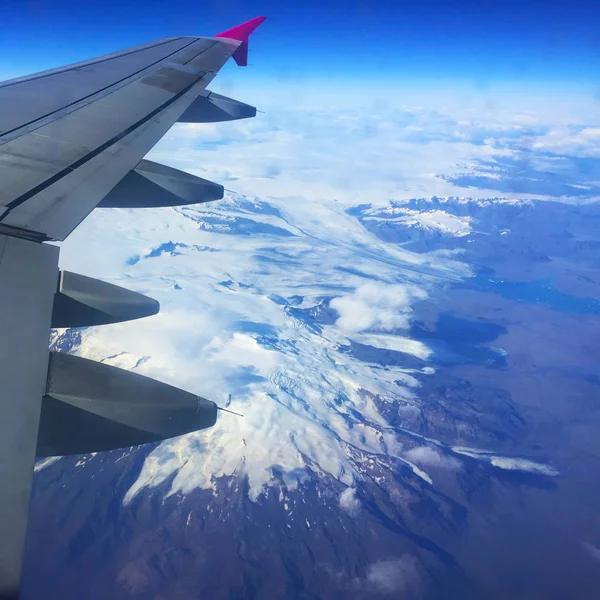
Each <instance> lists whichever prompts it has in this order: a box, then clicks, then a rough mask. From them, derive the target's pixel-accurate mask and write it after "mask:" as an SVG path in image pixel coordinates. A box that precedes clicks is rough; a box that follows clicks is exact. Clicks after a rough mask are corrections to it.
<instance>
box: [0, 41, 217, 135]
mask: <svg viewBox="0 0 600 600" xmlns="http://www.w3.org/2000/svg"><path fill="white" fill-rule="evenodd" d="M197 41H198V40H194V41H193V42H190V43H189V44H186V45H185V46H182V47H181V48H179V50H176V51H175V52H172V53H171V54H167V56H163V58H161V59H160V60H157V61H155V62H153V63H150V64H149V65H146V66H145V67H144V68H143V69H140V70H139V71H135V72H134V73H131V74H129V75H127V77H123V78H122V79H119V80H117V81H114V82H113V83H111V84H110V85H107V86H105V87H103V88H100V89H99V90H96V91H94V92H92V93H91V94H88V95H87V96H83V97H82V98H78V99H77V100H75V101H74V102H71V103H70V104H65V105H64V106H61V107H60V108H58V109H56V110H53V111H51V112H49V113H47V114H45V115H43V116H41V117H37V118H35V119H33V120H31V121H29V122H28V123H23V125H19V126H18V127H15V128H13V129H9V130H8V131H4V132H2V133H0V138H2V137H4V136H5V135H10V134H11V133H14V132H15V131H19V129H23V128H24V127H29V126H30V125H33V124H34V123H37V122H38V121H41V120H42V119H47V118H48V117H50V116H52V115H54V114H56V113H59V112H61V111H63V110H65V109H67V108H70V107H71V106H74V105H75V104H78V103H79V102H83V101H85V100H88V99H89V98H91V97H93V96H95V95H96V94H101V93H102V92H105V91H106V90H108V89H110V88H111V87H113V86H118V85H119V84H120V83H123V82H124V81H126V80H127V79H130V78H132V77H135V76H136V75H139V74H140V73H142V72H143V71H145V70H146V69H150V68H151V67H154V66H155V65H157V64H158V63H160V62H162V61H164V60H167V59H168V58H171V56H173V55H174V54H177V53H178V52H181V51H182V50H185V49H186V48H188V47H189V46H191V45H192V44H195V43H196V42H197ZM213 45H214V44H213ZM213 45H211V46H209V47H208V48H205V49H204V50H203V51H202V52H204V51H206V50H208V49H209V48H212V47H213ZM202 52H200V53H199V54H197V55H196V56H195V57H194V58H198V56H200V54H202ZM117 89H120V88H117ZM115 91H116V90H115ZM84 106H85V105H84ZM13 139H14V138H13ZM9 141H11V140H6V141H5V142H4V143H8V142H9ZM2 145H3V144H0V146H2Z"/></svg>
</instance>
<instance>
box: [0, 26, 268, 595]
mask: <svg viewBox="0 0 600 600" xmlns="http://www.w3.org/2000/svg"><path fill="white" fill-rule="evenodd" d="M264 20H265V18H264V17H257V18H256V19H252V20H251V21H248V22H247V23H244V24H242V25H239V26H237V27H234V28H233V29H230V30H228V31H225V32H223V33H221V34H218V35H217V36H214V37H174V38H167V39H163V40H159V41H157V42H153V43H150V44H145V45H143V46H138V47H135V48H130V49H128V50H124V51H121V52H116V53H115V54H110V55H107V56H103V57H100V58H96V59H93V60H88V61H85V62H81V63H77V64H74V65H70V66H67V67H63V68H59V69H55V70H52V71H46V72H43V73H38V74H36V75H31V76H28V77H23V78H19V79H14V80H11V81H6V82H1V83H0V379H1V381H2V386H1V391H0V456H2V460H1V461H0V481H2V486H0V539H1V540H2V544H0V600H1V599H3V598H16V597H17V596H18V589H19V582H20V573H21V560H22V553H23V546H24V538H25V531H26V525H27V512H28V507H29V494H30V488H31V479H32V474H33V466H34V461H35V458H36V456H46V455H53V454H70V453H71V454H72V453H81V452H90V451H94V450H105V449H111V448H118V447H125V446H131V445H135V444H139V443H144V442H148V441H155V440H160V439H165V438H166V437H171V436H174V435H179V434H181V433H185V432H188V431H194V430H197V429H201V428H203V427H209V426H211V425H213V424H214V422H215V421H216V405H215V404H214V403H212V402H210V401H208V400H205V399H203V398H199V397H198V396H195V395H193V394H190V393H188V392H184V391H183V390H178V389H176V388H173V387H171V386H167V385H165V384H162V383H159V382H154V381H153V380H150V379H148V378H144V377H141V376H139V375H136V374H133V373H128V372H125V371H121V370H119V369H115V368H112V367H108V366H106V365H101V364H98V363H94V362H92V361H86V360H84V359H81V358H77V357H73V356H69V355H64V354H56V353H50V352H49V349H48V339H49V333H50V329H51V327H80V326H87V325H98V324H103V323H113V322H118V321H123V320H128V319H132V318H139V317H143V316H148V315H151V314H155V313H156V312H157V311H158V303H156V302H155V301H153V300H151V299H150V298H146V297H144V296H142V295H140V294H135V293H133V292H130V291H127V290H124V289H122V288H118V287H116V286H113V285H110V284H107V283H104V282H101V281H97V280H93V279H91V278H89V277H85V276H83V275H78V274H74V273H67V272H59V270H58V255H59V248H58V247H57V246H56V245H52V244H47V243H44V242H48V241H53V240H59V241H60V240H64V239H65V238H66V237H67V236H68V235H69V234H70V233H71V232H72V231H73V230H74V229H75V228H76V227H77V225H79V223H81V221H82V220H83V219H85V217H86V216H87V215H88V214H89V213H90V212H91V211H92V210H94V208H96V207H98V206H101V207H141V206H146V207H153V206H175V205H179V204H189V203H197V202H206V201H209V200H215V199H218V198H222V197H223V187H222V186H221V185H219V184H218V183H213V182H209V181H206V180H203V179H200V178H198V177H194V176H192V175H190V174H188V173H183V172H180V171H177V170H176V169H172V168H170V167H167V166H165V165H160V164H157V163H153V162H151V161H148V160H145V159H144V156H145V155H146V154H147V153H148V151H149V150H150V149H151V148H152V147H153V146H154V145H155V144H156V142H157V141H158V140H160V138H161V137H162V136H163V135H164V134H165V133H166V132H167V131H168V130H169V128H170V127H171V126H172V125H173V124H174V123H176V122H178V121H179V122H188V123H189V122H196V123H200V122H215V121H225V120H232V119H240V118H247V117H253V116H254V115H255V114H256V109H255V108H254V107H252V106H249V105H247V104H244V103H241V102H238V101H235V100H232V99H230V98H226V97H224V96H221V95H219V94H215V93H212V92H209V91H208V90H207V89H206V88H207V86H208V84H209V83H210V82H211V81H212V80H213V79H214V77H215V76H216V74H217V72H218V71H219V69H220V68H221V67H222V66H223V65H224V64H225V62H226V61H227V60H228V59H229V58H230V57H233V58H234V60H235V61H236V62H237V63H238V64H239V65H242V66H245V65H246V64H247V52H248V38H249V36H250V34H251V33H252V32H253V31H254V30H255V29H256V28H257V27H258V26H259V25H260V24H261V23H262V22H263V21H264ZM86 431H87V432H89V435H86V433H85V432H86ZM38 432H39V437H38ZM92 434H93V435H92Z"/></svg>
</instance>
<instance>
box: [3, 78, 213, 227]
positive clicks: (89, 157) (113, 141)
mask: <svg viewBox="0 0 600 600" xmlns="http://www.w3.org/2000/svg"><path fill="white" fill-rule="evenodd" d="M205 75H206V73H203V74H202V75H201V76H200V77H199V78H198V79H196V80H195V81H194V82H193V83H191V84H190V85H188V86H187V87H185V88H184V89H183V90H181V91H180V92H178V93H177V94H176V95H175V96H173V98H170V99H169V100H167V102H165V103H163V104H161V105H160V106H159V107H158V108H155V109H154V110H153V111H152V112H150V113H148V114H147V115H146V116H145V117H143V118H142V119H140V120H139V121H137V122H136V123H134V124H133V125H130V126H129V127H128V128H127V129H124V130H123V131H121V133H118V134H117V135H116V136H114V137H113V138H111V139H110V140H108V141H107V142H105V143H104V144H102V145H101V146H98V148H96V149H95V150H92V151H91V152H89V153H88V154H86V155H85V156H82V157H81V158H80V159H78V160H76V161H75V162H74V163H72V164H71V165H69V166H68V167H65V168H64V169H62V170H61V171H59V172H58V173H56V174H55V175H53V176H52V177H50V178H48V179H46V181H43V182H42V183H40V184H39V185H37V186H36V187H34V188H32V189H31V190H29V191H28V192H26V193H25V194H22V195H21V196H19V198H15V199H14V200H12V201H11V202H9V203H8V204H6V209H7V211H6V212H5V213H4V214H3V215H2V217H0V221H3V220H4V219H5V218H6V217H7V216H9V215H10V211H11V210H13V209H15V208H17V207H18V206H20V205H21V204H23V203H24V202H26V201H27V200H29V199H30V198H32V197H33V196H35V195H36V194H39V193H40V192H42V191H43V190H45V189H46V188H47V187H49V186H51V185H52V184H54V183H56V182H57V181H59V180H61V179H62V178H63V177H65V176H66V175H68V174H69V173H71V172H73V171H74V170H75V169H77V168H79V167H81V166H82V165H84V164H85V163H87V162H89V161H90V160H92V158H95V157H96V156H98V155H99V154H102V152H104V151H105V150H108V148H110V147H111V146H114V145H115V144H116V143H117V142H119V141H121V140H122V139H123V138H124V137H127V136H128V135H129V134H130V133H133V132H134V131H135V130H136V129H139V128H140V127H141V126H142V125H144V124H145V123H147V122H148V121H150V120H151V119H152V118H154V117H155V116H156V115H157V114H159V113H160V112H162V111H163V110H165V109H166V108H168V107H169V106H171V105H172V104H174V103H175V102H177V100H179V99H180V98H181V97H182V96H183V95H184V94H186V93H187V92H189V91H190V90H191V89H192V88H193V87H194V86H195V85H196V84H197V83H198V82H199V81H201V80H202V78H203V77H204V76H205Z"/></svg>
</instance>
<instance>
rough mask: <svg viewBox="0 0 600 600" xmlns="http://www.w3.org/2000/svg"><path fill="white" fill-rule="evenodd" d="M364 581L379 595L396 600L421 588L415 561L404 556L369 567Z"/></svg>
mask: <svg viewBox="0 0 600 600" xmlns="http://www.w3.org/2000/svg"><path fill="white" fill-rule="evenodd" d="M366 581H367V583H368V584H370V586H371V587H373V588H375V590H377V591H378V592H379V593H381V594H386V595H388V594H389V595H392V594H393V595H394V597H396V598H398V597H402V596H399V594H402V595H403V594H404V593H415V592H416V591H417V590H418V589H419V588H420V587H421V582H422V575H421V572H420V567H419V563H418V562H417V561H416V559H415V558H413V557H412V556H410V555H408V554H405V555H404V556H402V557H401V558H393V559H388V560H380V561H378V562H376V563H373V564H371V565H369V569H368V572H367V577H366Z"/></svg>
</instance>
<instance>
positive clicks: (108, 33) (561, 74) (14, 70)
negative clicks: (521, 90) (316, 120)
mask: <svg viewBox="0 0 600 600" xmlns="http://www.w3.org/2000/svg"><path fill="white" fill-rule="evenodd" d="M595 5H596V6H595ZM260 14H264V15H267V16H268V17H269V18H270V21H269V22H267V23H266V24H265V25H264V26H263V27H262V30H261V31H260V34H259V35H258V36H257V37H256V38H255V40H254V42H253V44H252V47H251V48H252V55H251V62H252V63H254V68H253V73H252V77H253V79H254V81H263V82H267V83H269V82H270V83H278V84H279V85H281V84H294V83H299V84H305V83H310V82H314V83H315V84H329V85H332V84H333V85H355V84H358V85H363V86H365V85H369V86H372V85H384V84H385V85H393V84H398V83H400V82H401V83H403V84H414V85H430V84H431V85H440V84H443V85H446V86H447V85H451V86H454V85H456V86H460V85H463V86H464V85H466V86H472V87H474V88H479V89H484V90H485V89H487V88H489V87H490V86H494V85H507V84H509V85H512V86H516V87H519V86H525V87H529V88H531V87H535V86H538V85H539V86H541V87H545V88H547V87H551V86H563V87H564V86H573V87H577V88H585V89H586V90H588V92H589V93H593V90H595V89H597V88H598V87H600V77H599V74H600V67H599V66H598V65H599V64H600V60H599V59H600V42H599V41H598V34H597V24H598V22H599V21H600V9H599V8H598V7H597V3H596V2H594V1H592V0H576V1H572V2H564V1H561V2H556V1H550V2H542V1H532V0H521V1H518V0H506V1H504V2H492V1H489V0H477V1H475V0H453V1H452V0H446V1H442V0H429V1H419V2H411V3H406V2H398V1H391V2H388V1H377V0H346V1H341V0H323V1H321V2H314V1H312V2H298V1H289V2H283V1H281V0H278V1H275V0H263V1H242V0H231V1H227V2H224V1H222V0H209V1H205V2H201V1H199V0H194V1H190V0H180V1H176V0H174V1H170V2H165V1H163V0H161V1H158V0H100V1H98V2H82V1H81V0H4V2H2V3H1V4H0V23H1V24H2V35H1V36H0V54H1V56H2V59H1V60H0V74H1V75H3V76H13V75H16V74H24V73H28V72H34V71H39V70H42V69H46V68H51V67H54V66H58V65H60V64H65V63H69V62H74V61H77V60H82V59H85V58H89V57H92V56H96V55H99V54H103V53H107V52H111V51H115V50H119V49H121V48H125V47H129V46H132V45H136V44H139V43H143V42H147V41H151V40H153V39H157V38H161V37H166V36H171V35H187V34H189V35H211V34H214V33H217V32H219V31H222V30H223V29H226V28H228V27H230V26H232V25H235V24H237V23H239V22H242V21H244V20H247V19H249V18H251V17H254V16H256V15H260ZM230 68H231V67H230ZM239 76H240V75H239V74H238V75H237V77H239ZM246 76H247V75H243V76H242V77H246Z"/></svg>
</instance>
